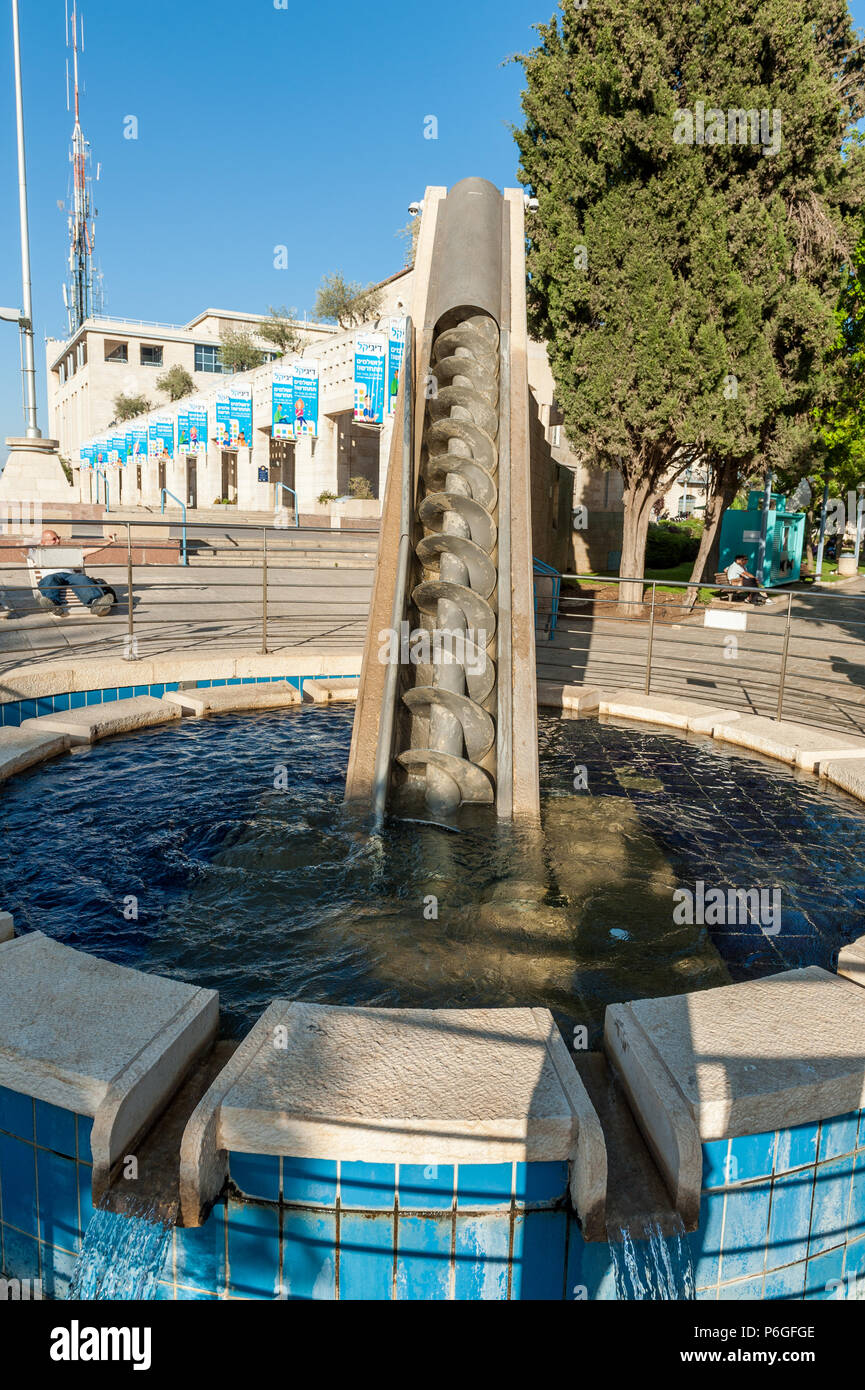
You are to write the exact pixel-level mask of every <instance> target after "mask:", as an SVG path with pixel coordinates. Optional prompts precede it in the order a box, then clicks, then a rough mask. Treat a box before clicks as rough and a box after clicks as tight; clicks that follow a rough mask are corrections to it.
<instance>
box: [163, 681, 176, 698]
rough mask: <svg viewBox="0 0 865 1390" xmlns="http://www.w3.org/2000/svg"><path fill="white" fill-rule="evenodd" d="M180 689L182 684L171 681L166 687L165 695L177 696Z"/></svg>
mask: <svg viewBox="0 0 865 1390" xmlns="http://www.w3.org/2000/svg"><path fill="white" fill-rule="evenodd" d="M179 689H180V683H179V681H170V682H169V684H168V685H166V687H165V693H166V695H176V694H177V691H178V690H179Z"/></svg>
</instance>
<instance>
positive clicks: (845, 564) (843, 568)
mask: <svg viewBox="0 0 865 1390" xmlns="http://www.w3.org/2000/svg"><path fill="white" fill-rule="evenodd" d="M856 569H857V566H856V556H855V555H842V556H841V557H840V558H839V560H838V573H839V574H842V575H844V577H845V578H850V577H851V576H853V575H855V574H856Z"/></svg>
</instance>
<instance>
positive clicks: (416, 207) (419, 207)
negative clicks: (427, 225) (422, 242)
mask: <svg viewBox="0 0 865 1390" xmlns="http://www.w3.org/2000/svg"><path fill="white" fill-rule="evenodd" d="M408 210H409V214H410V215H411V216H412V217H419V216H420V214H421V213H422V212H423V203H409V205H408Z"/></svg>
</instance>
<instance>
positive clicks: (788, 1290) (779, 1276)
mask: <svg viewBox="0 0 865 1390" xmlns="http://www.w3.org/2000/svg"><path fill="white" fill-rule="evenodd" d="M804 1292H805V1261H804V1260H800V1261H799V1263H798V1264H795V1265H785V1266H784V1268H783V1269H773V1270H770V1271H769V1273H767V1275H766V1281H765V1284H764V1286H763V1298H764V1299H765V1300H766V1301H767V1302H771V1300H772V1299H776V1298H778V1299H790V1298H801V1297H802V1295H803V1293H804Z"/></svg>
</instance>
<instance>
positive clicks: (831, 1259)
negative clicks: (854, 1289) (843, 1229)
mask: <svg viewBox="0 0 865 1390" xmlns="http://www.w3.org/2000/svg"><path fill="white" fill-rule="evenodd" d="M843 1273H844V1251H843V1249H838V1250H829V1251H828V1252H827V1253H826V1254H825V1255H817V1256H816V1257H815V1258H814V1259H812V1260H809V1261H808V1268H807V1271H806V1274H805V1297H806V1299H809V1300H810V1299H830V1298H831V1299H838V1298H841V1297H842V1296H843V1292H844V1281H843Z"/></svg>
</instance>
